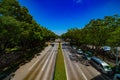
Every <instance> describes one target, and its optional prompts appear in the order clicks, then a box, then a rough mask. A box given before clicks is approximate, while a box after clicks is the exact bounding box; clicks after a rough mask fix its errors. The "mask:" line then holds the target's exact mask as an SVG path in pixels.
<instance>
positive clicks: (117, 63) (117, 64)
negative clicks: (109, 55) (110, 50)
mask: <svg viewBox="0 0 120 80" xmlns="http://www.w3.org/2000/svg"><path fill="white" fill-rule="evenodd" d="M118 67H119V61H118V48H117V47H116V73H117V72H118Z"/></svg>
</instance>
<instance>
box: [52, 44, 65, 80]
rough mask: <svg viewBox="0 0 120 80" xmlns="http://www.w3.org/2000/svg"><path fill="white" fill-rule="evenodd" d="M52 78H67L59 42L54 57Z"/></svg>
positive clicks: (59, 79) (56, 79) (58, 79)
mask: <svg viewBox="0 0 120 80" xmlns="http://www.w3.org/2000/svg"><path fill="white" fill-rule="evenodd" d="M54 80H67V78H66V71H65V64H64V57H63V54H62V49H61V44H59V47H58V54H57V58H56V65H55V73H54Z"/></svg>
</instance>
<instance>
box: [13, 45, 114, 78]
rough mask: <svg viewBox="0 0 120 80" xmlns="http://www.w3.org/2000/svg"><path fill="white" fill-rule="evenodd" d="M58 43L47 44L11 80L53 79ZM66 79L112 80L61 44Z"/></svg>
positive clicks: (68, 47)
mask: <svg viewBox="0 0 120 80" xmlns="http://www.w3.org/2000/svg"><path fill="white" fill-rule="evenodd" d="M57 51H58V43H55V45H54V46H48V47H47V48H45V50H44V51H43V52H41V53H40V55H39V56H37V57H35V58H34V59H32V60H31V62H29V63H27V64H25V65H23V66H21V67H20V68H19V69H18V70H17V71H16V72H15V76H14V77H13V78H12V79H11V80H53V75H54V69H55V61H56V55H57ZM62 51H63V56H64V62H65V69H66V75H67V80H112V79H110V77H109V76H107V75H105V74H102V73H101V72H100V71H99V70H97V69H96V68H94V67H93V66H92V65H91V64H89V62H88V61H87V60H85V59H83V58H82V56H81V55H78V54H76V52H75V50H73V49H71V47H70V46H66V45H62Z"/></svg>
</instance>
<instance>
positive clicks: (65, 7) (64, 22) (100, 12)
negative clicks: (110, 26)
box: [18, 0, 120, 35]
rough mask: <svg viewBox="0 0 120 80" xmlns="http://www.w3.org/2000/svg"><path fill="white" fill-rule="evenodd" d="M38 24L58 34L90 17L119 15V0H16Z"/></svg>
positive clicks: (80, 24)
mask: <svg viewBox="0 0 120 80" xmlns="http://www.w3.org/2000/svg"><path fill="white" fill-rule="evenodd" d="M18 1H19V2H20V4H21V5H22V6H25V7H26V8H27V9H28V10H29V13H30V14H31V15H32V16H33V19H34V20H35V21H37V23H38V24H40V25H42V26H44V27H46V28H48V29H49V30H51V31H53V32H55V33H56V34H58V35H60V34H62V33H65V32H66V31H67V30H68V29H70V28H74V27H77V28H83V27H84V26H85V25H86V24H88V23H89V21H90V20H91V19H98V18H104V17H105V16H113V15H114V14H118V15H120V0H18Z"/></svg>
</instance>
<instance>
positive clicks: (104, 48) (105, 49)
mask: <svg viewBox="0 0 120 80" xmlns="http://www.w3.org/2000/svg"><path fill="white" fill-rule="evenodd" d="M102 48H103V50H104V51H110V50H111V47H110V46H103V47H102Z"/></svg>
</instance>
